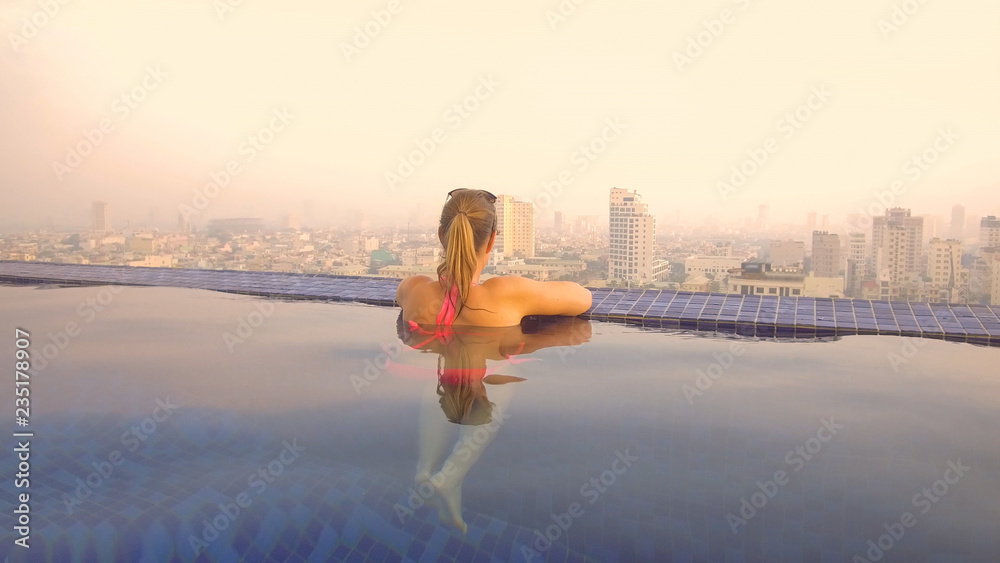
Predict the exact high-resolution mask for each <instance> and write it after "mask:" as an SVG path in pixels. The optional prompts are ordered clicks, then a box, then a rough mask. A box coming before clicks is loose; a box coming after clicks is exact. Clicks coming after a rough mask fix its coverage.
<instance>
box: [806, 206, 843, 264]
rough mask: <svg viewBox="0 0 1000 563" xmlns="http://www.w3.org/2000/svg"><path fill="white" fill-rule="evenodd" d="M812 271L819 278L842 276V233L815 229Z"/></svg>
mask: <svg viewBox="0 0 1000 563" xmlns="http://www.w3.org/2000/svg"><path fill="white" fill-rule="evenodd" d="M824 217H825V215H824ZM812 271H813V275H814V276H816V277H818V278H835V277H838V276H840V235H838V234H836V233H828V232H826V231H813V238H812Z"/></svg>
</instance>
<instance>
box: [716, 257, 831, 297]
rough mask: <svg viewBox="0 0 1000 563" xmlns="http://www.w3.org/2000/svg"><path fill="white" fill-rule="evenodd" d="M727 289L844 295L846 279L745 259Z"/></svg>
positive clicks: (812, 294) (766, 292)
mask: <svg viewBox="0 0 1000 563" xmlns="http://www.w3.org/2000/svg"><path fill="white" fill-rule="evenodd" d="M727 289H728V293H739V294H742V295H777V296H779V297H781V296H791V297H834V298H840V297H843V296H844V278H841V277H832V278H831V277H819V276H805V275H803V274H801V273H789V272H781V271H772V270H771V265H770V264H768V263H766V262H745V263H743V265H742V266H741V267H740V273H739V274H737V275H730V276H729V284H728V286H727Z"/></svg>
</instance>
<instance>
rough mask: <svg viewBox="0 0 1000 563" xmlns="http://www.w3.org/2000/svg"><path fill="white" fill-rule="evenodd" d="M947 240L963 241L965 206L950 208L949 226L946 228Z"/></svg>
mask: <svg viewBox="0 0 1000 563" xmlns="http://www.w3.org/2000/svg"><path fill="white" fill-rule="evenodd" d="M948 238H952V239H955V240H964V238H965V206H962V205H956V206H955V207H952V208H951V224H950V225H949V226H948Z"/></svg>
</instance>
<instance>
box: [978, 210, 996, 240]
mask: <svg viewBox="0 0 1000 563" xmlns="http://www.w3.org/2000/svg"><path fill="white" fill-rule="evenodd" d="M979 246H980V247H981V248H990V247H994V246H1000V219H997V218H996V217H994V216H993V215H990V216H988V217H983V218H982V219H981V220H980V221H979Z"/></svg>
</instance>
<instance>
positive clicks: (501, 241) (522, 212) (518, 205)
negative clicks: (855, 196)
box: [493, 194, 535, 257]
mask: <svg viewBox="0 0 1000 563" xmlns="http://www.w3.org/2000/svg"><path fill="white" fill-rule="evenodd" d="M496 210H497V238H496V242H495V243H494V245H493V250H494V251H495V252H496V253H498V254H500V255H503V256H505V257H510V256H519V257H531V256H534V255H535V204H533V203H531V202H530V201H517V200H515V199H514V198H513V197H511V196H509V195H502V194H501V195H498V196H497V202H496Z"/></svg>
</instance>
